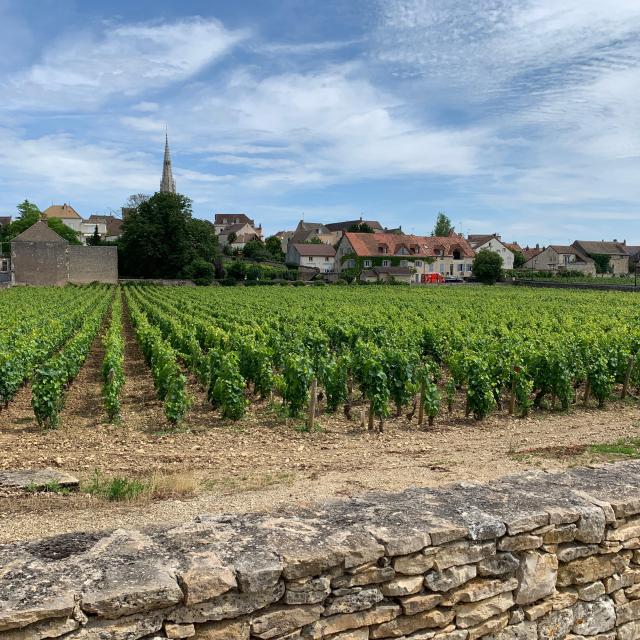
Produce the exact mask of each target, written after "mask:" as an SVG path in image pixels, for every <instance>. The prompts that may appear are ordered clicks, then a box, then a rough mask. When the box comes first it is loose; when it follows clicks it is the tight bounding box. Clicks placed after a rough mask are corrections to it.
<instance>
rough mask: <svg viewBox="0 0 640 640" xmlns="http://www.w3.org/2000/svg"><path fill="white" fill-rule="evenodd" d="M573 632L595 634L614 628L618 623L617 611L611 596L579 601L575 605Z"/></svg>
mask: <svg viewBox="0 0 640 640" xmlns="http://www.w3.org/2000/svg"><path fill="white" fill-rule="evenodd" d="M573 615H574V619H573V627H572V630H573V633H577V634H579V635H582V636H595V635H598V634H599V633H605V632H607V631H610V630H611V629H613V627H614V626H615V624H616V612H615V609H614V606H613V602H611V600H610V599H609V598H606V597H605V598H602V599H600V600H595V601H594V602H578V603H577V604H576V605H575V606H574V607H573Z"/></svg>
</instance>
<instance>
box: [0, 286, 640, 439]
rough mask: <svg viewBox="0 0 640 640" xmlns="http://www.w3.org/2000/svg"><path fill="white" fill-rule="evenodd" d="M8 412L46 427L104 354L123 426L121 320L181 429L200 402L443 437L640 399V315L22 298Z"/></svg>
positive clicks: (390, 295) (553, 307)
mask: <svg viewBox="0 0 640 640" xmlns="http://www.w3.org/2000/svg"><path fill="white" fill-rule="evenodd" d="M0 307H1V308H2V311H3V313H2V316H1V320H0V400H1V401H2V402H3V403H4V405H5V406H8V404H9V403H10V402H11V400H12V398H13V396H14V395H15V394H16V392H17V391H18V389H20V388H21V387H22V386H23V385H24V384H25V383H29V384H30V387H31V404H32V407H33V412H34V415H35V418H36V419H37V422H38V424H39V425H40V426H41V427H42V428H55V427H57V426H58V424H59V415H60V411H61V409H62V408H63V406H64V400H65V392H66V390H67V389H68V387H69V386H70V384H71V383H72V382H73V380H74V379H75V377H76V376H77V375H78V372H79V371H80V369H81V367H82V364H83V362H84V361H85V359H86V357H87V354H88V353H89V350H90V348H91V346H92V343H93V342H94V341H95V340H96V338H97V336H98V335H99V334H100V335H102V338H101V339H102V342H103V346H104V362H103V368H102V369H103V379H104V380H103V399H102V404H103V407H104V409H103V410H104V412H105V414H106V416H107V418H108V420H110V421H117V420H118V418H119V407H120V400H119V395H120V390H121V388H122V385H123V384H124V357H125V356H124V341H123V336H122V327H123V319H126V320H127V322H130V323H131V326H132V327H133V331H134V333H135V336H136V339H137V341H138V343H139V346H140V348H141V350H142V353H143V354H144V358H145V360H146V362H147V365H148V368H149V371H150V373H151V375H152V377H153V381H154V385H155V389H156V393H157V397H158V398H159V399H160V400H161V401H162V402H163V406H164V413H165V416H166V419H167V420H168V422H169V423H170V424H173V425H179V424H182V423H188V422H189V410H190V405H191V404H192V401H193V394H194V393H195V391H196V389H197V390H198V391H199V392H200V393H202V394H205V395H206V398H207V400H208V402H209V403H210V405H211V407H212V408H214V409H215V410H216V412H215V413H214V414H212V421H213V422H215V421H216V420H221V421H242V420H243V417H244V416H245V414H246V412H247V411H248V410H250V408H251V406H252V405H254V404H256V403H265V402H268V403H269V406H270V407H271V408H272V410H273V411H274V412H276V413H277V414H278V415H280V416H281V417H283V418H285V419H291V420H293V421H294V422H295V421H297V424H300V425H301V428H306V429H308V430H313V429H314V428H315V425H316V422H317V419H318V417H319V416H321V415H327V414H328V415H330V414H335V413H336V412H341V413H343V414H344V415H345V416H346V418H348V419H350V420H355V421H358V420H360V421H361V423H362V426H363V428H365V429H367V430H370V431H371V430H376V431H382V430H383V429H384V426H385V421H386V419H387V418H388V417H389V416H394V417H400V416H404V417H405V419H407V420H409V421H414V422H415V423H417V425H420V426H422V425H425V426H428V425H433V424H434V423H435V422H436V421H437V420H439V419H441V418H442V416H451V415H452V414H453V413H455V412H456V411H459V412H462V413H463V414H464V417H465V418H469V419H470V420H471V419H473V420H476V421H481V420H483V419H485V418H486V417H487V416H488V415H490V414H492V413H494V412H506V413H508V414H512V415H517V416H522V417H524V416H527V415H528V414H529V412H530V411H532V410H536V411H543V410H563V411H567V410H569V409H571V408H572V407H573V406H575V405H576V404H579V405H581V406H585V405H586V406H589V405H590V404H596V405H597V406H599V407H604V406H605V405H606V403H607V401H608V400H609V399H610V398H611V397H613V396H614V395H619V396H621V397H625V396H628V395H634V394H636V393H637V390H638V387H639V386H640V366H636V363H637V359H638V351H639V349H640V304H639V300H638V298H637V297H635V296H633V295H625V294H612V293H591V292H589V293H584V292H556V291H539V290H513V289H506V288H504V289H499V288H496V289H486V288H468V289H456V290H451V289H429V290H425V289H420V290H418V289H409V288H405V287H384V288H381V287H325V288H315V287H314V288H302V289H300V288H290V287H277V288H273V287H270V288H262V287H253V288H249V287H245V288H225V287H217V288H212V287H209V288H189V287H185V288H182V287H175V288H163V287H154V286H144V287H140V286H132V287H124V288H123V289H122V290H121V289H115V288H113V287H111V288H110V287H107V286H91V287H84V288H83V287H69V288H65V289H13V290H10V291H8V292H5V293H4V294H3V295H2V298H0Z"/></svg>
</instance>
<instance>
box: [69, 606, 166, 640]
mask: <svg viewBox="0 0 640 640" xmlns="http://www.w3.org/2000/svg"><path fill="white" fill-rule="evenodd" d="M160 629H162V614H161V613H155V612H154V613H142V614H135V615H131V616H125V617H124V618H120V619H118V620H95V619H94V620H90V621H89V622H88V623H87V625H86V626H84V627H80V628H79V629H77V630H76V631H72V632H71V633H69V634H67V635H66V636H64V640H137V638H142V637H145V636H148V635H151V634H152V633H156V632H157V631H160Z"/></svg>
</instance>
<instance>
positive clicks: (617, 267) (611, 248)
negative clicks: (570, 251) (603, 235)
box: [571, 240, 629, 276]
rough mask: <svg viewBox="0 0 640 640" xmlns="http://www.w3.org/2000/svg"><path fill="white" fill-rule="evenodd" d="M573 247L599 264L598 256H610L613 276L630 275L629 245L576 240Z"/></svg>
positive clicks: (616, 242) (615, 242)
mask: <svg viewBox="0 0 640 640" xmlns="http://www.w3.org/2000/svg"><path fill="white" fill-rule="evenodd" d="M571 246H573V247H576V249H579V250H580V251H581V252H582V253H585V254H586V255H588V256H590V257H591V258H593V259H594V261H595V262H596V264H597V262H598V256H608V258H609V270H610V271H609V272H610V273H612V274H613V275H616V276H617V275H626V274H627V273H629V254H628V253H627V243H626V241H624V242H618V241H617V240H613V242H605V241H604V240H601V241H600V242H594V241H592V240H576V241H575V242H574V243H573V244H572V245H571Z"/></svg>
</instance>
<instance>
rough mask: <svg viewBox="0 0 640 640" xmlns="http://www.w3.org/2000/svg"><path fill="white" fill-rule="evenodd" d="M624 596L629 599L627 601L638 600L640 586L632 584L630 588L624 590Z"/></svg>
mask: <svg viewBox="0 0 640 640" xmlns="http://www.w3.org/2000/svg"><path fill="white" fill-rule="evenodd" d="M624 594H625V596H627V598H629V600H636V599H637V598H640V584H634V585H633V586H632V587H629V588H628V589H625V590H624Z"/></svg>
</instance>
